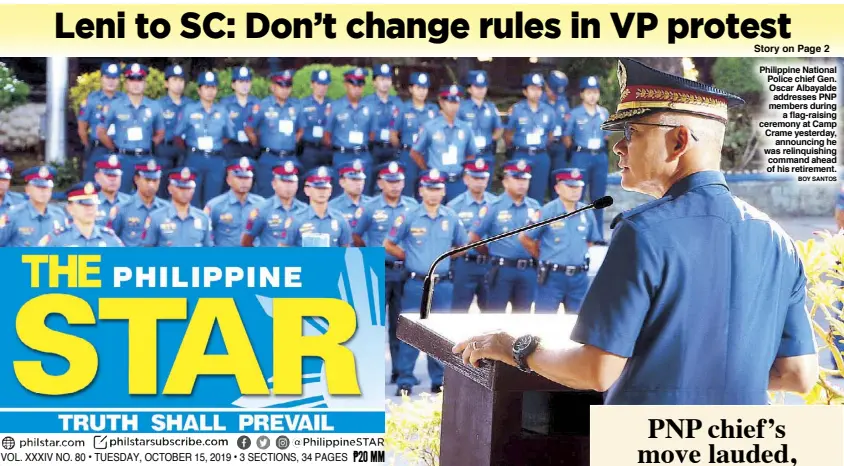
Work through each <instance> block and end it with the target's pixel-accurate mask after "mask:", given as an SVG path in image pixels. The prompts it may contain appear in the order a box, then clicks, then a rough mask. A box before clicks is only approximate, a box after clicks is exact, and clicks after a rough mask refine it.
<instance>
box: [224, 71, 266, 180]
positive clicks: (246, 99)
mask: <svg viewBox="0 0 844 466" xmlns="http://www.w3.org/2000/svg"><path fill="white" fill-rule="evenodd" d="M231 73H232V84H231V85H232V90H234V93H233V94H230V95H228V96H226V97H223V98H222V99H220V105H222V106H223V107H225V109H226V112H227V113H228V116H229V119H230V120H231V121H232V124H233V126H234V131H235V133H234V137H233V138H232V139H231V140H229V141H228V142H227V143H226V145H225V149H224V151H223V153H224V155H225V157H226V159H227V160H226V164H228V163H229V162H231V161H236V160H240V158H241V157H249V158H253V159H254V158H255V147H254V146H253V145H252V144H250V143H249V136H247V134H246V119H247V118H248V117H249V115H250V114H251V113H252V109H253V108H255V105H256V104H259V103H261V99H259V98H257V97H255V96H254V95H252V94H250V91H251V90H252V70H250V69H249V68H248V67H245V66H236V67H234V68H232V70H231ZM220 176H221V177H222V175H220ZM221 181H222V180H221Z"/></svg>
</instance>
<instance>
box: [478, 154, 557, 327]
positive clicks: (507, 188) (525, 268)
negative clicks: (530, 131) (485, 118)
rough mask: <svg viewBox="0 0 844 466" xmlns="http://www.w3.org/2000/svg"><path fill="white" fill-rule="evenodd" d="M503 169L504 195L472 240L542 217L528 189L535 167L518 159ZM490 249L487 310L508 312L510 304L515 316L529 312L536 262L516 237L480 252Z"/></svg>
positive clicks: (481, 221)
mask: <svg viewBox="0 0 844 466" xmlns="http://www.w3.org/2000/svg"><path fill="white" fill-rule="evenodd" d="M503 169H504V179H503V184H504V193H502V194H501V195H500V196H499V197H498V199H496V200H495V201H494V202H492V203H491V204H490V206H489V210H488V211H487V212H486V213H485V214H484V215H483V216H479V218H478V219H477V220H475V223H474V225H473V226H472V230H471V233H469V239H470V241H479V240H480V239H482V238H485V237H488V236H495V235H498V234H501V233H504V232H506V231H511V230H514V229H516V228H520V227H523V226H525V225H527V224H529V223H532V222H534V221H536V219H538V218H539V209H540V208H541V206H540V205H539V203H538V202H536V200H535V199H533V198H531V197H527V192H528V189H529V188H528V187H529V185H530V183H531V182H532V181H533V180H534V178H533V174H532V172H533V168H532V167H531V166H530V164H529V163H528V162H527V160H525V159H516V160H511V161H509V162H506V163H505V164H504V167H503ZM487 248H488V251H489V256H490V264H491V268H490V270H489V274H488V275H487V286H488V294H487V301H486V302H487V306H486V307H487V309H488V310H489V311H490V312H505V311H506V308H507V303H510V304H511V306H512V312H513V313H527V312H530V306H531V303H533V298H534V294H535V291H536V261H535V260H534V259H533V258H532V257H531V256H530V253H528V252H527V251H526V250H525V248H523V247H522V245H521V243H519V239H518V238H517V237H516V236H511V237H509V238H504V239H502V240H499V241H494V242H492V243H490V244H489V246H480V247H479V248H477V249H478V250H479V252H480V253H482V254H483V253H485V252H486V250H487Z"/></svg>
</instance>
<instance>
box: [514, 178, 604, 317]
mask: <svg viewBox="0 0 844 466" xmlns="http://www.w3.org/2000/svg"><path fill="white" fill-rule="evenodd" d="M553 175H554V180H555V181H556V182H555V183H554V190H555V191H556V192H557V195H558V196H559V198H558V199H554V200H552V201H550V202H549V203H547V204H545V205H544V206H542V210H541V211H540V215H539V219H540V220H542V219H546V218H551V217H556V216H559V215H563V214H566V213H568V212H572V211H574V210H576V209H580V208H582V207H584V206H585V204H583V203H580V202H578V201H579V200H580V195H581V191H582V190H583V184H584V183H583V175H582V174H581V173H580V170H579V169H577V168H561V169H559V170H554V173H553ZM598 239H600V236H599V235H598V224H597V223H596V222H595V217H594V216H593V215H592V211H591V210H587V211H584V212H580V213H579V214H577V215H576V216H574V217H570V218H567V219H565V220H559V221H556V222H553V223H551V224H549V225H545V226H542V227H538V228H534V229H532V230H528V231H525V232H523V233H520V234H519V241H521V243H522V246H524V248H525V249H526V250H528V251H529V252H530V254H531V255H532V256H533V257H534V258H535V259H538V260H539V267H538V270H537V283H538V284H539V285H538V287H537V289H536V305H535V312H537V313H543V312H548V313H553V312H557V310H558V309H559V308H560V303H563V304H564V305H565V310H566V313H569V314H577V313H578V312H579V311H580V305H581V304H582V303H583V298H584V297H585V296H586V291H587V290H588V289H589V277H588V275H587V271H588V270H589V247H590V246H591V245H592V244H594V243H595V241H597V240H598Z"/></svg>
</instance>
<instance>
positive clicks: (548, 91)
mask: <svg viewBox="0 0 844 466" xmlns="http://www.w3.org/2000/svg"><path fill="white" fill-rule="evenodd" d="M568 85H569V78H568V76H566V74H565V73H563V72H562V71H560V70H554V71H552V72H551V73H550V74H549V75H548V79H547V80H546V81H545V93H544V94H542V98H541V99H540V101H541V102H544V103H546V104H548V105H549V106H551V108H553V109H554V115H555V116H556V117H557V121H556V123H555V124H554V142H552V143H551V146H550V147H549V150H550V154H551V169H552V170H559V169H560V168H565V167H566V166H568V159H567V157H566V155H567V153H568V149H567V148H566V146H565V144H563V140H562V137H563V130H564V129H565V128H566V124H567V122H568V120H569V118H571V113H570V112H571V107H570V106H569V99H568V97H567V96H566V87H568ZM556 184H557V182H556V180H555V179H554V177H553V176H552V177H551V185H552V186H554V185H556Z"/></svg>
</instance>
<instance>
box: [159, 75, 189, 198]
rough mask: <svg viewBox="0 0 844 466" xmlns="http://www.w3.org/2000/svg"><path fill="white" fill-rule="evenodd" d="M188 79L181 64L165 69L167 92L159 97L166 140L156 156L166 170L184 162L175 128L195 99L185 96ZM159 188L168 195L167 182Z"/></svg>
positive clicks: (162, 194)
mask: <svg viewBox="0 0 844 466" xmlns="http://www.w3.org/2000/svg"><path fill="white" fill-rule="evenodd" d="M186 80H187V77H186V74H185V69H184V68H183V67H182V66H181V65H170V66H168V67H167V68H165V69H164V87H165V88H167V94H165V95H164V97H162V98H160V99H158V105H160V106H161V116H162V117H163V118H164V142H162V143H161V144H159V145H158V147H156V148H155V158H156V159H158V163H159V164H160V165H161V169H162V170H163V171H165V172H169V171H170V169H172V168H173V167H175V166H177V165H182V164H184V157H185V150H184V148H182V147H179V146H177V145H176V141H175V139H176V134H175V130H176V127H177V126H178V123H179V115H181V114H182V112H183V110H184V109H185V106H186V105H187V104H190V103H193V99H190V98H187V97H185V82H186ZM159 189H160V191H159V192H158V195H159V197H166V196H167V184H166V183H162V184H160V186H159Z"/></svg>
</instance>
